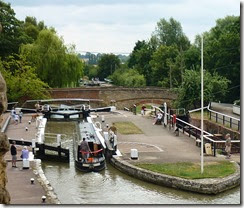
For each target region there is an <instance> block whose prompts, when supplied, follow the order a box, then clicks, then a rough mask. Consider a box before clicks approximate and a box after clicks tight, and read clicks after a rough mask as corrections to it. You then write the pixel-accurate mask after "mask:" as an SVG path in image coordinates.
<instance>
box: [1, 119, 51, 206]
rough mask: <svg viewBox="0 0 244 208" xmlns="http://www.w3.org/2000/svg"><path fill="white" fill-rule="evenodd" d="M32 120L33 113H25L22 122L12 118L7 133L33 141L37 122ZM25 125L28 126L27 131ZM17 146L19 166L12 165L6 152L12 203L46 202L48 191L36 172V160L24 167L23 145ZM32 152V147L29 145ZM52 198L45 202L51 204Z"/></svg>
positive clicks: (9, 136) (9, 135) (8, 187)
mask: <svg viewBox="0 0 244 208" xmlns="http://www.w3.org/2000/svg"><path fill="white" fill-rule="evenodd" d="M8 115H9V114H5V115H4V119H3V122H4V121H5V120H6V118H7V117H8ZM30 120H31V114H24V116H23V118H22V123H18V124H17V125H16V124H15V123H14V121H13V120H10V123H9V126H8V127H7V130H6V132H5V133H6V135H7V136H8V138H11V139H18V140H21V139H23V140H25V141H32V139H34V138H35V133H36V124H35V122H31V123H30V124H29V121H30ZM25 127H28V131H26V129H25ZM16 147H17V159H18V160H17V163H16V164H17V168H14V167H12V162H11V154H10V151H9V152H7V153H6V155H5V160H6V161H7V178H8V182H7V190H8V191H9V194H10V196H11V201H10V203H11V204H15V205H16V204H44V203H43V202H42V196H44V195H46V192H45V190H44V188H43V186H42V185H41V183H40V182H39V181H38V180H39V179H38V177H37V175H36V174H34V161H30V168H29V169H23V165H22V159H21V158H20V155H21V150H22V146H20V145H16ZM27 148H28V149H29V151H30V152H31V151H32V150H31V147H27ZM31 178H34V179H35V182H34V184H31V181H30V179H31ZM49 203H50V200H49V199H48V198H47V199H46V202H45V204H49Z"/></svg>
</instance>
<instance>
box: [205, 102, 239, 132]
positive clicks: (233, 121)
mask: <svg viewBox="0 0 244 208" xmlns="http://www.w3.org/2000/svg"><path fill="white" fill-rule="evenodd" d="M207 109H208V111H209V118H210V120H215V122H216V123H221V124H223V125H224V126H227V127H230V128H231V129H234V130H236V129H237V130H238V131H240V119H238V118H235V117H232V116H229V115H226V114H223V113H219V112H216V111H213V110H211V109H209V106H208V107H207Z"/></svg>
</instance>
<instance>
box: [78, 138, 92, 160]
mask: <svg viewBox="0 0 244 208" xmlns="http://www.w3.org/2000/svg"><path fill="white" fill-rule="evenodd" d="M80 151H81V154H82V158H83V159H84V160H85V162H87V158H88V157H89V152H91V150H90V147H89V144H88V142H87V141H86V138H83V140H82V142H81V144H80Z"/></svg>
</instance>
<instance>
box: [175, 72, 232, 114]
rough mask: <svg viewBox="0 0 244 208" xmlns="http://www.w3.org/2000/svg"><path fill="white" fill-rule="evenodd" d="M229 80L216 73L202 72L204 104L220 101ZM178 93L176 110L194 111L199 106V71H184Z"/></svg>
mask: <svg viewBox="0 0 244 208" xmlns="http://www.w3.org/2000/svg"><path fill="white" fill-rule="evenodd" d="M229 82H230V81H229V80H228V79H226V78H225V77H222V76H220V75H218V74H217V73H213V74H211V73H210V72H208V71H205V72H204V104H205V105H207V104H208V103H209V102H210V101H218V100H219V99H222V98H223V97H224V96H225V94H226V92H227V88H228V84H229ZM177 91H178V97H177V100H176V102H175V107H176V108H186V109H192V108H194V109H196V108H198V107H200V104H201V73H200V70H199V71H196V70H186V71H185V72H184V74H183V83H182V85H181V86H180V88H179V89H178V90H177Z"/></svg>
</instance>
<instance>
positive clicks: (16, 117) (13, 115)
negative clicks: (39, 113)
mask: <svg viewBox="0 0 244 208" xmlns="http://www.w3.org/2000/svg"><path fill="white" fill-rule="evenodd" d="M22 117H23V112H22V111H21V110H20V111H19V113H16V110H15V108H12V110H11V118H12V119H13V120H14V122H15V124H16V125H17V124H18V123H21V121H22Z"/></svg>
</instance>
